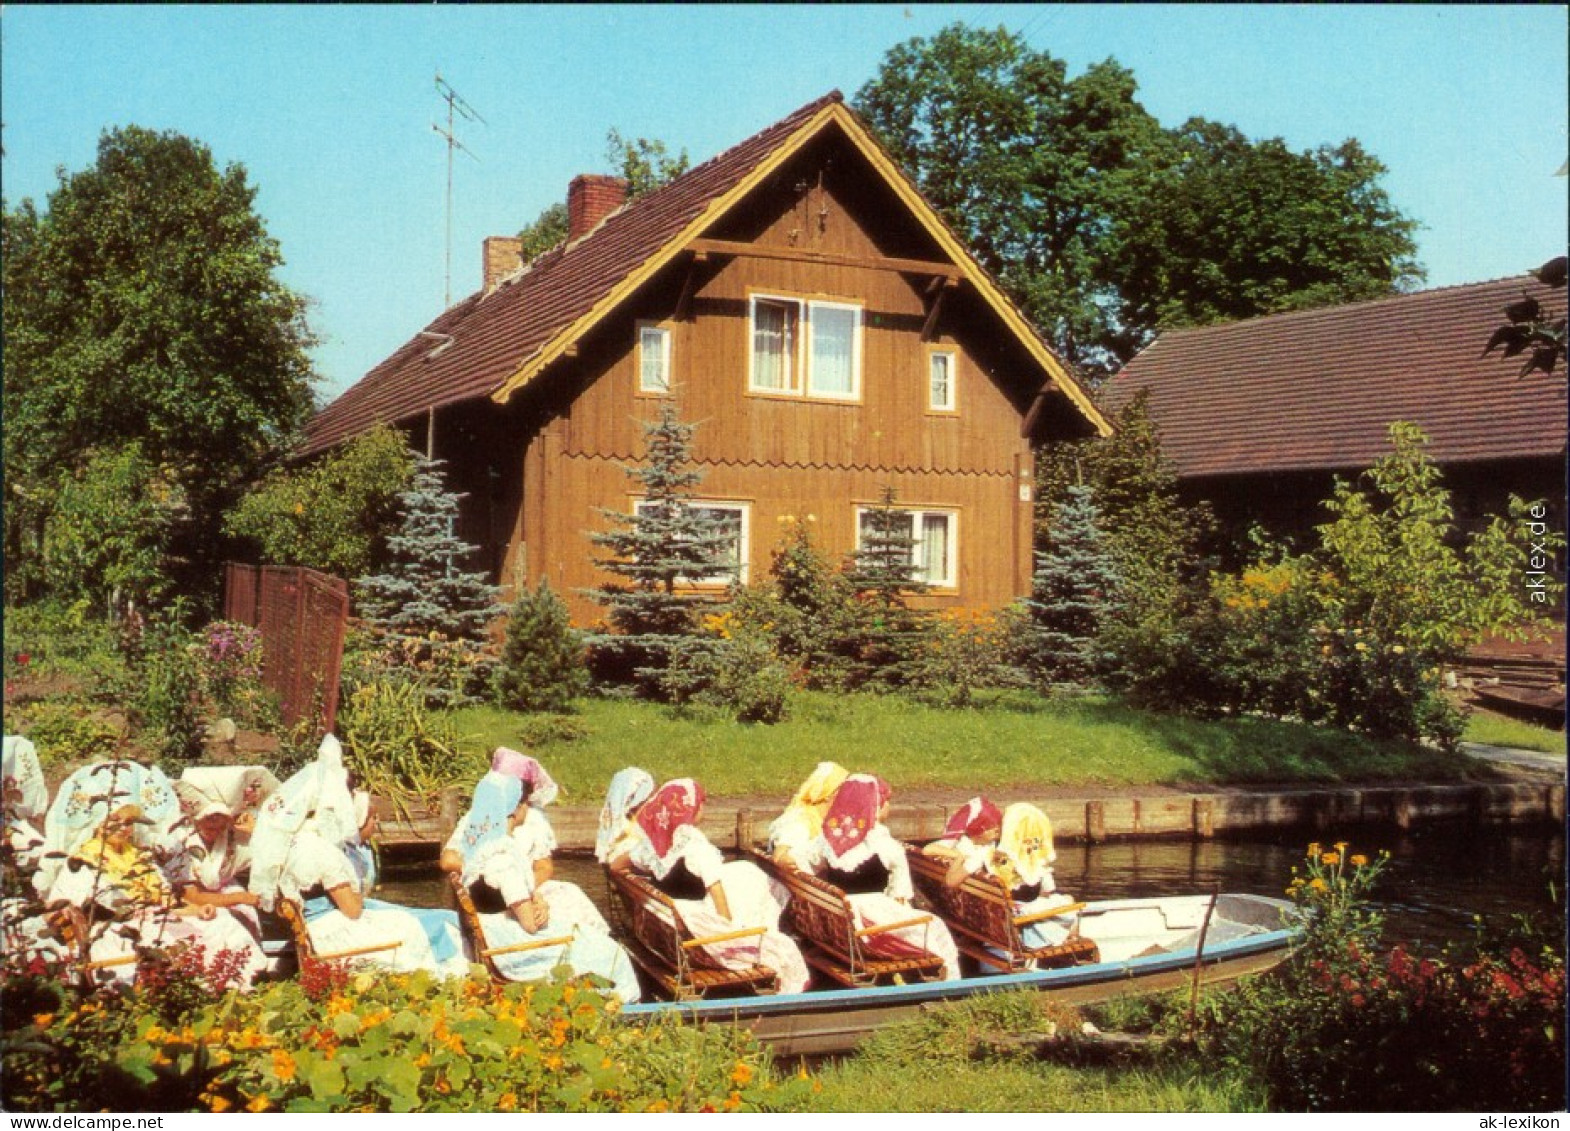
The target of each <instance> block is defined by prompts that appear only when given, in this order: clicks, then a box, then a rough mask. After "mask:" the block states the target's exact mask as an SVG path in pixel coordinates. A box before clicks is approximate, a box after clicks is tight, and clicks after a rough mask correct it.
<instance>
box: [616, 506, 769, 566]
mask: <svg viewBox="0 0 1570 1131" xmlns="http://www.w3.org/2000/svg"><path fill="white" fill-rule="evenodd" d="M653 505H654V504H653V503H650V502H648V501H647V500H645V499H637V500H634V502H633V509H634V510H635V511H637V512H638V513H640V514H642V513H643V512H645V511H647V510H648V509H649V508H650V507H652V506H653ZM689 506H691V508H692V509H693V510H694V511H696V512H698V513H699V514H701V515H703V516H705V517H707V518H712V519H714V520H716V521H717V522H719V524H720V526H721V527H722V529H723V533H724V536H725V544H724V548H723V552H722V554H721V557H723V558H724V559H725V560H726V561H727V562H729V563H730V566H731V568H730V569H728V570H721V571H719V572H717V573H714V574H711V575H710V576H708V577H684V578H682V579H681V580H682V582H683V583H685V584H687V585H729V584H730V583H731V582H732V581H739V582H741V583H742V584H743V585H745V584H746V583H747V553H748V547H749V545H750V536H751V527H752V521H751V518H752V507H751V505H750V504H748V503H740V502H712V501H710V500H708V499H704V500H702V501H701V502H700V501H694V502H692V503H690V504H689Z"/></svg>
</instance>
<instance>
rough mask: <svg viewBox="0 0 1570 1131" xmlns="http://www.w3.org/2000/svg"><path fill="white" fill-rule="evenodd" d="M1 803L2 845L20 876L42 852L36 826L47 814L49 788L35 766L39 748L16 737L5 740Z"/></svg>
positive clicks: (0, 765) (0, 774) (1, 761)
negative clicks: (9, 854) (2, 815)
mask: <svg viewBox="0 0 1570 1131" xmlns="http://www.w3.org/2000/svg"><path fill="white" fill-rule="evenodd" d="M0 800H3V805H4V813H5V843H6V848H7V849H8V850H9V851H10V853H11V858H12V860H14V861H15V862H16V866H17V868H18V869H20V870H21V871H22V873H23V874H27V873H30V872H32V871H33V870H34V869H36V868H37V867H38V858H39V856H41V855H42V854H43V850H44V834H43V832H42V831H40V829H39V827H38V826H39V823H40V822H41V821H42V820H43V819H44V814H45V813H47V812H48V811H49V787H48V786H47V785H46V784H45V783H44V771H43V768H42V767H41V766H40V765H39V762H38V748H37V747H36V746H34V745H33V744H32V743H31V742H29V741H28V740H27V739H25V738H23V737H22V736H21V735H18V734H8V735H6V736H5V753H4V756H3V758H0Z"/></svg>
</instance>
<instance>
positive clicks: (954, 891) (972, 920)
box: [905, 845, 1101, 974]
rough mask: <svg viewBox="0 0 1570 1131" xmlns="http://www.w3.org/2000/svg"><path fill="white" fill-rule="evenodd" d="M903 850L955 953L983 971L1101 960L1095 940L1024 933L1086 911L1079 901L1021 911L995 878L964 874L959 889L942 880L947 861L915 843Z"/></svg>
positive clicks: (1016, 970)
mask: <svg viewBox="0 0 1570 1131" xmlns="http://www.w3.org/2000/svg"><path fill="white" fill-rule="evenodd" d="M905 854H906V856H907V858H908V859H909V860H910V876H911V882H912V883H913V884H914V885H915V888H916V892H917V894H918V895H919V896H920V897H921V898H922V900H923V901H925V902H926V903H927V904H928V905H929V906H930V907H932V909H933V910H934V911H936V912H937V913H938V915H939V916H940V917H942V919H943V921H944V922H945V923H947V924H948V925H949V931H950V933H951V934H953V936H954V945H955V946H956V947H958V948H959V952H960V953H961V954H963V955H965V956H967V957H968V958H970V959H971V960H972V961H974V962H975V963H976V964H977V965H978V966H980V967H981V968H982V969H983V970H995V971H999V972H1001V973H1005V974H1017V973H1019V972H1020V971H1022V970H1032V969H1034V970H1046V969H1053V968H1056V967H1060V966H1081V965H1085V964H1086V963H1093V962H1099V961H1100V960H1101V955H1100V952H1099V951H1098V950H1097V948H1096V944H1095V943H1094V942H1093V941H1092V940H1090V939H1087V938H1073V939H1066V940H1064V941H1063V942H1062V943H1060V944H1059V945H1057V946H1037V947H1033V946H1028V945H1026V943H1025V940H1024V937H1023V934H1022V932H1023V930H1024V928H1025V927H1028V926H1030V925H1031V924H1032V923H1037V922H1040V921H1041V920H1043V919H1052V918H1056V917H1057V916H1060V915H1072V914H1074V913H1075V912H1076V911H1082V910H1084V907H1085V905H1084V904H1083V903H1070V904H1067V905H1065V906H1062V907H1057V908H1053V909H1052V910H1051V911H1043V912H1038V913H1035V914H1031V915H1019V914H1017V913H1016V912H1015V910H1014V901H1013V900H1012V899H1011V898H1010V897H1009V893H1008V889H1007V888H1005V887H1004V886H1003V882H1002V881H1001V880H999V879H998V878H997V877H996V876H990V875H984V874H983V875H973V876H967V877H965V882H964V883H962V884H961V885H960V886H959V887H957V888H954V887H949V886H948V885H947V884H945V883H944V882H943V877H944V875H945V874H946V873H947V872H948V869H949V860H947V859H944V858H940V857H935V856H927V855H924V854H923V853H922V851H921V850H920V849H919V848H916V847H915V846H913V845H906V846H905Z"/></svg>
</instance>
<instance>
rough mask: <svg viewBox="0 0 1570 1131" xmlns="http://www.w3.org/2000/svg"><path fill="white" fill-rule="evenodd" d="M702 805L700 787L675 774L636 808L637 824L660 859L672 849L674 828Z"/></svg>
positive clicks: (691, 818) (690, 818)
mask: <svg viewBox="0 0 1570 1131" xmlns="http://www.w3.org/2000/svg"><path fill="white" fill-rule="evenodd" d="M702 808H703V787H702V786H701V785H699V784H698V783H697V782H695V781H693V780H692V779H691V778H677V779H676V780H675V781H668V782H666V783H665V784H664V785H662V786H660V788H659V789H657V790H655V791H654V796H653V797H651V798H649V800H648V801H647V803H645V804H644V806H643V808H642V809H639V810H638V827H639V828H641V829H642V830H643V832H644V834H645V835H646V836H647V837H648V838H649V843H650V844H651V845H653V846H654V854H655V855H656V856H658V857H660V858H662V859H663V858H664V856H665V854H666V853H668V852H669V851H670V850H671V841H672V840H673V839H674V838H675V836H676V830H677V829H679V828H681V827H682V826H683V825H690V824H692V823H693V821H694V820H696V819H697V816H698V810H700V809H702Z"/></svg>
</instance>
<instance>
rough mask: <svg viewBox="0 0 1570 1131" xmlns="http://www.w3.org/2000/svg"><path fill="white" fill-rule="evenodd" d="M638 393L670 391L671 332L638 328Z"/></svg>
mask: <svg viewBox="0 0 1570 1131" xmlns="http://www.w3.org/2000/svg"><path fill="white" fill-rule="evenodd" d="M638 391H639V392H640V393H668V392H670V391H671V332H670V331H669V330H667V329H665V327H663V326H639V327H638Z"/></svg>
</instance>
